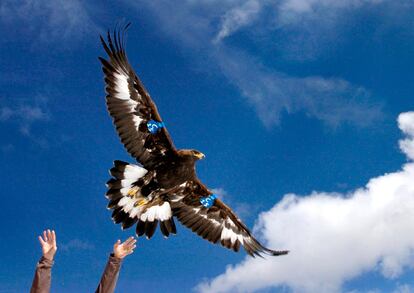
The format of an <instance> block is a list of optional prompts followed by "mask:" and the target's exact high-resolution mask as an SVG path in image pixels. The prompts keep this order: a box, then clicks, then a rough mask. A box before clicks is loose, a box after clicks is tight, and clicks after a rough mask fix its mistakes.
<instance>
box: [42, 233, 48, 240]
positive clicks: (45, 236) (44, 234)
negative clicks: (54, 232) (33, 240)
mask: <svg viewBox="0 0 414 293" xmlns="http://www.w3.org/2000/svg"><path fill="white" fill-rule="evenodd" d="M43 240H44V241H45V242H47V241H48V239H47V235H46V230H45V231H43Z"/></svg>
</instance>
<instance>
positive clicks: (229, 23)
mask: <svg viewBox="0 0 414 293" xmlns="http://www.w3.org/2000/svg"><path fill="white" fill-rule="evenodd" d="M260 10H261V3H260V2H259V1H258V0H248V1H245V2H244V1H243V3H242V4H241V5H240V6H236V7H234V8H232V9H231V10H228V11H227V12H226V13H225V14H224V16H223V20H222V25H221V28H220V31H219V32H218V34H217V36H216V39H215V41H216V42H217V41H220V40H222V39H223V38H225V37H227V36H229V35H230V34H232V33H233V32H235V31H236V30H238V29H239V28H241V27H243V26H245V25H248V24H250V23H251V22H252V21H253V20H254V19H255V18H256V16H257V15H258V13H259V12H260Z"/></svg>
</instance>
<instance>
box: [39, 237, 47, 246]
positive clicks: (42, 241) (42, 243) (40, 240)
mask: <svg viewBox="0 0 414 293" xmlns="http://www.w3.org/2000/svg"><path fill="white" fill-rule="evenodd" d="M38 239H39V242H40V245H42V246H43V245H44V244H45V243H46V242H45V241H44V240H43V238H42V236H38Z"/></svg>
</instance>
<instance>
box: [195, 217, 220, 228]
mask: <svg viewBox="0 0 414 293" xmlns="http://www.w3.org/2000/svg"><path fill="white" fill-rule="evenodd" d="M200 216H201V217H202V218H204V219H206V220H207V221H209V222H210V223H212V224H214V225H216V226H220V225H221V223H220V222H219V221H217V220H216V219H213V218H209V217H208V216H207V215H205V214H200Z"/></svg>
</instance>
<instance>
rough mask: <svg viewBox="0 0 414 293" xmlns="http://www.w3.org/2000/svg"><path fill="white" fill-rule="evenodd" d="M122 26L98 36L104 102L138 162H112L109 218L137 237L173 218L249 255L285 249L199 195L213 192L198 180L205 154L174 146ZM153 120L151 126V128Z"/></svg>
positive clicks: (166, 227) (170, 226)
mask: <svg viewBox="0 0 414 293" xmlns="http://www.w3.org/2000/svg"><path fill="white" fill-rule="evenodd" d="M127 27H128V26H126V27H125V29H124V30H123V31H122V32H120V31H115V32H114V33H113V34H112V35H111V34H110V33H109V32H108V36H107V42H106V41H105V40H104V39H103V38H102V37H101V41H102V45H103V47H104V49H105V51H106V53H107V54H108V57H109V60H105V59H103V58H101V57H100V58H99V60H100V61H101V62H102V66H103V67H102V68H103V72H104V74H105V83H106V93H107V96H106V104H107V108H108V111H109V113H110V115H111V116H112V118H113V121H114V124H115V127H116V130H117V132H118V135H119V136H120V138H121V142H122V143H123V144H124V146H125V148H126V150H127V151H128V153H129V154H131V156H133V157H134V158H135V159H136V160H137V161H138V162H139V163H140V164H141V166H138V165H135V164H129V163H126V162H122V161H115V162H114V167H113V168H112V169H111V170H110V173H111V175H112V177H113V178H111V179H110V180H109V181H108V182H107V186H108V191H107V193H106V197H107V198H108V200H109V203H108V208H109V209H112V210H113V212H112V219H113V220H114V222H115V223H117V224H121V225H122V228H123V229H127V228H129V227H132V226H133V225H135V224H136V233H137V235H138V236H143V235H146V237H147V238H151V237H152V236H153V235H154V232H155V230H156V227H157V225H158V223H159V224H160V230H161V232H162V234H163V235H164V236H165V237H168V236H169V235H170V234H176V232H177V231H176V227H175V223H174V217H176V218H177V219H178V220H179V221H180V222H181V223H182V224H183V225H184V226H186V227H188V228H190V229H191V230H192V231H193V232H195V233H197V234H198V235H199V236H201V237H202V238H204V239H206V240H208V241H210V242H212V243H221V245H223V246H224V247H227V248H229V249H233V250H234V251H238V250H239V248H240V246H243V247H244V249H245V250H246V252H247V253H248V254H249V255H251V256H255V255H260V254H261V253H265V254H270V255H282V254H287V251H274V250H270V249H268V248H265V247H264V246H262V245H261V244H260V243H259V242H258V241H257V240H256V239H255V238H254V237H253V236H252V235H251V233H250V231H249V229H248V228H247V227H246V226H245V225H244V224H243V223H242V222H241V220H240V219H239V218H238V217H237V216H236V215H235V214H234V213H233V211H232V210H231V209H230V208H229V207H228V206H226V205H225V204H224V203H223V202H222V201H221V200H219V199H215V200H214V203H213V205H212V206H206V205H203V204H202V203H201V202H200V200H201V199H202V198H206V197H209V196H210V195H211V194H212V192H211V191H210V190H209V189H208V188H207V187H206V186H205V185H204V184H202V183H201V182H200V180H199V179H198V178H197V175H196V172H195V163H196V161H198V160H199V159H202V158H204V155H203V154H202V153H201V152H199V151H197V150H177V149H176V148H175V146H174V144H173V142H172V139H171V137H170V135H169V133H168V131H167V128H166V127H165V126H164V125H162V124H161V122H162V119H161V116H160V114H159V113H158V110H157V107H156V105H155V103H154V102H153V101H152V99H151V97H150V95H149V94H148V92H147V91H146V90H145V88H144V86H143V84H142V83H141V81H140V80H139V78H138V76H137V75H136V74H135V72H134V70H133V69H132V67H131V65H130V64H129V62H128V60H127V56H126V53H125V50H124V43H123V35H124V33H125V30H126V29H127ZM153 125H156V127H157V128H156V129H155V130H152V129H151V127H152V126H153Z"/></svg>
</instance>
